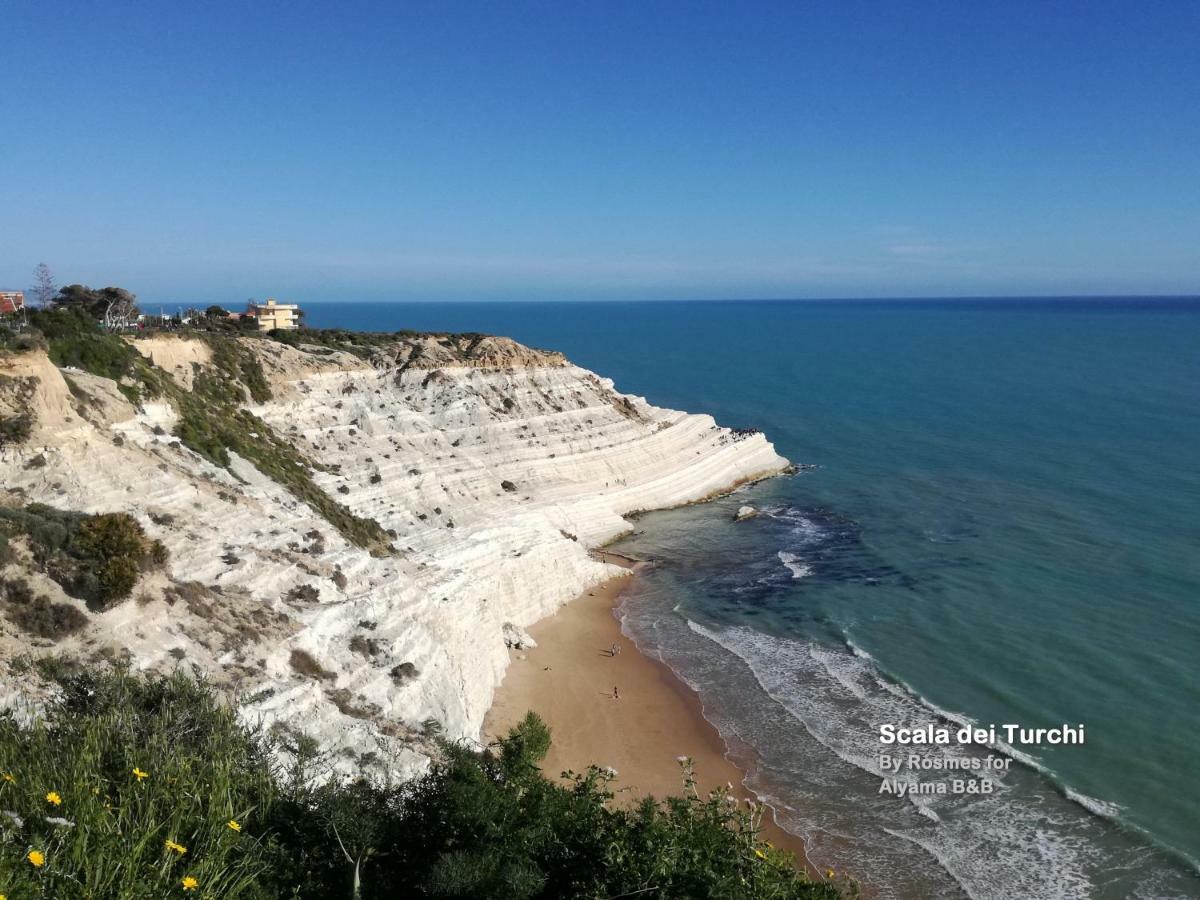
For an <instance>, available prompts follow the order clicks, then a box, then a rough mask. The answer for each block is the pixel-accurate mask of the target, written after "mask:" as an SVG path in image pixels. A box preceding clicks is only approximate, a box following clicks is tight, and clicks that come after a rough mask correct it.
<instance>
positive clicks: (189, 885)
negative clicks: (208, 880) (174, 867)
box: [181, 875, 200, 891]
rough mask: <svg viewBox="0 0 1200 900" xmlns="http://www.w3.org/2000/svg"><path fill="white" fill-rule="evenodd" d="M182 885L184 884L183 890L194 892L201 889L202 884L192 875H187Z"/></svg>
mask: <svg viewBox="0 0 1200 900" xmlns="http://www.w3.org/2000/svg"><path fill="white" fill-rule="evenodd" d="M181 883H182V884H183V889H184V890H185V891H194V890H195V889H196V888H198V887H200V882H198V881H197V880H196V879H195V878H193V877H192V876H191V875H185V876H184V877H183V881H182V882H181Z"/></svg>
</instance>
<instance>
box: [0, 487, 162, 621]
mask: <svg viewBox="0 0 1200 900" xmlns="http://www.w3.org/2000/svg"><path fill="white" fill-rule="evenodd" d="M0 533H3V534H4V535H5V536H6V537H7V538H8V539H11V538H13V537H17V536H24V537H25V538H26V539H27V540H28V542H29V548H30V551H31V553H32V555H33V561H34V564H35V565H36V566H37V567H38V568H39V569H40V570H41V571H42V572H45V573H46V574H47V575H48V576H50V578H52V579H53V580H54V581H55V582H57V583H58V584H59V585H60V586H61V587H62V589H63V590H64V591H66V592H67V593H68V594H70V595H71V596H72V597H77V598H79V599H81V600H86V601H87V602H88V605H89V606H91V607H93V608H95V609H101V610H103V609H108V608H109V607H111V606H113V605H115V604H116V603H118V602H120V601H121V600H124V599H125V598H126V597H128V596H129V595H130V593H131V592H132V591H133V587H134V585H136V584H137V582H138V579H139V578H140V577H141V576H142V575H143V574H144V573H145V572H147V571H150V570H151V569H154V568H158V567H161V566H162V565H164V564H165V563H166V562H167V548H166V547H164V546H163V544H162V542H160V541H156V540H151V539H150V538H148V537H147V536H146V534H145V532H144V531H143V530H142V526H141V525H139V524H138V523H137V520H136V519H134V518H133V517H132V516H130V515H128V514H126V513H101V514H98V515H87V514H85V513H80V512H71V511H65V510H60V509H55V508H54V507H51V506H45V505H43V504H40V503H31V504H29V505H28V506H23V507H0Z"/></svg>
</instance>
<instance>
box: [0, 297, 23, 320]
mask: <svg viewBox="0 0 1200 900" xmlns="http://www.w3.org/2000/svg"><path fill="white" fill-rule="evenodd" d="M24 308H25V292H24V291H0V316H6V315H9V314H11V313H15V312H20V311H21V310H23V309H24Z"/></svg>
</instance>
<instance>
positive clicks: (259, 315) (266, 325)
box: [246, 298, 304, 331]
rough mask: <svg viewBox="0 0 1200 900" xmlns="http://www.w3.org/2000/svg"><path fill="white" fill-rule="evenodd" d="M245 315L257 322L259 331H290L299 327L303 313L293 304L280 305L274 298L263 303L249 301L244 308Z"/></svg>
mask: <svg viewBox="0 0 1200 900" xmlns="http://www.w3.org/2000/svg"><path fill="white" fill-rule="evenodd" d="M246 315H247V316H253V317H254V318H255V319H257V320H258V330H259V331H272V330H274V329H276V328H278V329H279V330H281V331H290V330H292V329H295V328H299V327H300V320H301V318H302V317H303V316H304V313H302V312H301V311H300V307H299V306H298V305H297V304H295V303H280V302H278V301H277V300H275V299H274V298H268V299H267V300H266V301H265V302H263V303H255V302H253V301H251V302H250V303H249V304H248V305H247V307H246Z"/></svg>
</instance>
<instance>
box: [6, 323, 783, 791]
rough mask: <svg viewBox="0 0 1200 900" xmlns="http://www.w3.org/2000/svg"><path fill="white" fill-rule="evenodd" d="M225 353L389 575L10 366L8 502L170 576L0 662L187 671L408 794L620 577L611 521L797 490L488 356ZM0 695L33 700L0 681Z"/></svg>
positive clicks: (276, 507)
mask: <svg viewBox="0 0 1200 900" xmlns="http://www.w3.org/2000/svg"><path fill="white" fill-rule="evenodd" d="M225 340H230V341H235V342H236V344H237V345H238V347H237V348H235V349H237V352H238V353H239V354H243V356H242V357H240V358H242V359H251V360H253V361H255V362H256V363H257V367H258V370H260V371H261V373H262V376H263V377H264V378H265V381H266V385H267V387H268V388H269V394H270V399H268V400H264V401H262V402H254V401H252V400H251V399H250V392H249V391H247V392H246V399H245V402H244V408H245V409H246V410H248V411H249V412H251V413H253V414H254V416H256V417H257V420H248V421H258V422H260V423H262V427H265V428H266V429H270V431H271V432H273V435H274V436H276V437H279V438H282V439H283V440H284V441H286V442H287V443H288V444H289V445H291V446H292V447H294V448H295V449H296V450H297V451H298V452H299V454H301V455H302V456H303V458H305V459H306V460H307V462H308V463H310V464H311V467H310V469H309V471H310V472H311V480H312V482H313V483H315V484H316V486H317V487H318V488H319V489H320V490H321V491H322V492H323V493H324V494H325V495H327V498H326V499H329V498H331V499H332V500H334V501H336V502H337V503H338V504H341V505H342V506H344V507H346V508H347V509H348V510H349V512H350V513H352V514H353V516H354V517H357V519H356V520H374V522H377V523H378V525H379V526H380V528H382V529H383V531H384V532H385V533H386V535H387V540H388V541H389V542H390V550H385V551H381V549H380V547H379V546H374V547H370V548H368V547H366V546H364V545H361V544H363V542H362V541H359V542H357V543H356V542H354V541H352V540H351V539H348V538H347V537H346V536H344V535H345V534H349V533H350V532H348V531H347V530H346V529H345V528H343V529H342V530H339V529H338V528H337V527H334V526H333V525H331V521H330V518H329V516H328V515H327V514H325V515H323V514H322V512H321V511H319V510H318V509H316V508H314V506H313V505H312V503H306V502H304V501H303V500H302V499H300V498H299V497H298V496H297V493H296V492H295V491H294V490H292V489H289V487H288V486H286V485H285V483H281V481H280V480H279V479H278V477H273V475H272V472H271V470H270V467H269V466H266V465H263V464H262V461H261V460H260V461H259V462H258V463H257V464H252V462H251V461H249V460H247V459H245V458H242V457H240V456H238V455H237V453H236V452H233V453H230V454H229V465H228V467H223V466H221V465H218V464H216V463H214V462H213V461H211V460H210V459H208V458H205V457H204V456H202V455H200V454H198V453H197V452H194V451H193V450H192V449H189V447H188V446H185V445H184V444H183V443H181V442H180V441H179V440H178V439H177V437H176V435H175V432H176V430H177V426H178V422H179V416H180V409H179V408H178V407H179V406H180V403H179V401H178V399H177V398H176V399H175V400H174V401H173V400H172V397H171V395H170V394H169V393H168V394H165V395H161V396H160V397H159V398H158V399H155V400H143V401H142V402H140V403H139V404H137V405H135V404H134V403H133V402H130V401H129V400H128V399H126V397H125V396H124V395H123V394H122V392H121V391H119V390H118V389H117V385H116V384H114V383H113V382H111V381H108V380H107V379H104V378H99V377H97V376H94V375H88V374H85V373H80V372H71V371H66V372H64V371H60V370H59V369H57V368H56V367H54V366H53V365H52V364H51V363H50V361H49V360H48V359H47V358H46V357H45V355H44V354H41V353H38V352H36V351H35V352H32V353H26V354H20V355H15V356H11V357H8V358H5V359H3V360H0V374H7V375H9V376H11V377H13V378H20V379H23V380H22V381H20V385H22V387H21V390H22V391H23V392H24V393H23V394H22V398H23V399H19V400H14V402H18V403H21V404H27V405H28V406H29V408H30V410H31V412H32V413H33V415H34V418H35V420H36V421H35V424H34V425H33V431H32V434H31V435H30V437H29V439H28V440H27V441H26V442H25V443H24V444H22V445H20V446H11V445H10V446H8V447H5V448H4V449H2V450H0V473H2V478H3V486H4V489H5V495H6V496H5V498H4V499H5V500H6V502H8V503H10V504H11V503H32V502H39V503H45V504H48V505H52V506H55V507H59V508H64V509H73V510H79V511H83V512H113V511H124V512H128V513H130V514H132V515H133V516H135V517H136V518H137V519H138V521H139V522H140V523H141V524H142V526H143V527H144V528H145V530H146V532H147V533H148V535H149V536H151V537H152V538H157V539H159V540H161V541H162V542H163V543H164V544H165V545H166V547H167V548H168V550H169V552H170V560H169V563H168V564H167V567H166V571H164V572H161V573H157V574H154V575H152V576H149V577H146V578H144V579H143V581H142V583H141V584H139V586H138V588H137V589H136V590H135V591H134V596H133V598H132V599H130V600H128V601H126V602H124V603H122V604H120V605H119V606H117V607H116V608H114V609H111V610H108V611H106V612H101V613H92V614H90V624H89V625H88V627H87V628H86V629H85V630H84V631H83V632H82V633H81V634H80V635H76V636H72V637H71V638H68V639H66V640H65V641H63V642H62V643H60V644H57V645H50V644H49V643H48V642H45V641H37V640H31V639H30V638H29V636H28V635H26V634H23V633H21V632H20V631H18V630H17V629H15V628H14V627H13V626H12V625H11V623H9V622H7V621H3V620H0V654H2V655H3V656H4V657H6V658H7V659H10V660H11V659H13V658H15V657H16V656H18V655H20V654H22V653H29V652H33V653H34V655H41V654H46V653H50V652H53V653H63V654H66V655H76V656H80V657H84V658H90V657H94V656H96V655H98V654H105V655H110V656H112V655H116V656H119V657H120V656H123V657H126V658H128V659H129V660H131V661H132V663H133V664H134V665H135V666H137V667H144V668H158V669H168V668H173V667H175V666H178V665H185V666H194V667H195V668H196V669H197V670H199V671H203V672H205V673H206V674H207V675H208V676H209V677H211V678H213V679H214V680H216V681H217V682H218V683H221V684H223V685H226V686H228V687H230V688H234V689H236V691H237V692H238V694H239V696H240V697H241V698H242V699H243V701H244V709H245V714H246V716H247V717H248V718H250V719H251V720H254V721H257V720H261V721H263V722H264V723H265V724H267V725H274V726H276V727H278V728H280V729H282V730H284V731H286V732H290V733H293V734H301V733H302V734H305V735H308V736H310V737H312V738H315V739H316V741H317V742H318V744H319V745H320V746H321V747H323V748H324V749H327V750H333V751H335V752H338V753H340V755H341V758H342V759H343V760H344V761H345V765H346V766H347V767H348V768H350V767H353V768H357V767H360V766H362V765H370V766H374V767H376V768H377V769H378V770H380V771H383V772H386V773H389V774H391V775H393V776H396V777H407V776H410V775H412V774H414V773H415V772H417V771H420V770H421V768H422V767H423V766H424V764H425V759H426V753H427V751H428V749H429V742H428V737H429V736H430V735H431V734H433V733H435V732H437V731H441V732H443V733H444V734H445V735H447V736H449V737H452V738H472V739H473V738H476V737H477V736H478V733H479V728H480V726H481V723H482V721H483V716H484V713H485V712H486V710H487V707H488V705H489V703H490V701H491V697H492V692H493V690H494V688H495V686H496V684H497V683H498V682H499V680H500V679H501V678H502V676H503V673H504V669H505V666H506V665H507V662H508V654H507V651H506V649H505V644H504V639H503V630H504V626H505V625H506V624H507V623H512V624H513V625H516V626H518V627H524V626H526V625H528V624H530V623H532V622H534V621H536V620H537V619H539V618H541V617H542V616H545V615H547V614H549V613H551V612H553V611H554V610H555V609H556V608H557V607H558V606H559V605H561V604H562V603H565V602H567V601H568V600H570V599H572V598H573V597H575V596H576V595H578V594H579V593H580V592H581V591H583V590H585V589H586V588H588V587H590V586H592V585H594V584H596V583H598V582H599V581H601V580H603V579H605V578H607V577H609V576H610V575H611V574H613V571H612V569H611V567H610V566H608V565H607V564H605V563H602V562H599V561H597V560H596V559H594V558H592V557H591V556H590V555H589V552H588V551H589V549H590V548H593V547H595V546H597V545H599V544H602V543H604V542H605V541H608V540H610V539H612V538H613V537H615V536H617V535H618V534H620V533H622V532H623V531H626V530H627V529H628V527H629V526H628V523H627V521H626V520H625V519H624V518H623V516H624V515H626V514H628V513H630V512H633V511H636V510H645V509H652V508H659V507H667V506H674V505H678V504H681V503H686V502H690V501H694V500H698V499H702V498H704V497H706V496H709V495H711V494H713V493H715V492H718V491H721V490H724V489H728V488H730V487H732V486H734V485H735V484H737V483H740V482H743V481H746V480H751V479H754V478H758V477H763V476H766V475H769V474H772V473H775V472H778V471H780V470H781V469H782V468H784V467H785V466H786V461H785V460H784V459H782V458H781V457H780V456H778V455H777V454H776V453H775V451H774V449H773V448H772V446H771V445H770V444H769V443H768V442H767V440H766V439H765V438H764V437H763V436H762V435H758V434H755V435H747V436H741V435H735V434H733V433H731V432H730V431H729V430H727V429H724V428H720V427H718V426H717V425H716V424H715V423H714V422H713V420H712V419H711V418H710V417H709V416H705V415H692V414H687V413H682V412H677V411H674V410H667V409H660V408H657V407H654V406H651V405H650V404H648V403H647V402H646V401H645V400H644V399H642V398H640V397H631V396H627V395H624V394H621V393H619V392H617V391H616V390H615V388H614V387H613V385H612V383H611V382H610V381H608V380H607V379H604V378H601V377H598V376H597V375H595V374H593V373H591V372H588V371H586V370H584V369H581V368H579V367H576V366H573V365H571V364H570V363H569V362H568V361H567V360H565V359H564V358H563V357H562V356H561V355H560V354H557V353H549V352H543V351H536V350H531V349H529V348H526V347H522V346H521V345H519V344H516V343H514V342H512V341H508V340H506V339H502V338H484V337H480V336H462V337H447V336H412V337H409V338H405V339H396V340H393V341H390V342H379V343H378V344H376V345H372V346H370V347H365V348H364V347H359V348H355V349H354V352H348V351H347V350H345V349H341V348H338V347H336V346H309V345H302V346H299V347H293V346H288V345H284V344H280V343H275V342H272V341H267V340H260V339H254V338H239V339H234V338H226V339H225ZM135 344H136V345H137V347H138V349H139V350H140V351H141V352H142V353H143V355H144V356H145V357H147V359H150V360H153V363H154V366H155V371H159V372H163V373H167V374H169V375H170V377H171V378H172V379H173V382H172V383H173V384H174V385H177V386H178V387H179V389H180V390H186V391H192V390H194V389H195V387H196V380H197V379H202V377H203V375H204V374H205V372H206V371H210V370H211V369H212V367H213V366H215V365H217V361H215V360H214V354H213V352H212V350H211V349H210V347H209V346H208V345H206V344H204V343H202V342H201V341H199V340H194V339H186V338H175V337H158V338H153V339H149V340H144V341H137V342H135ZM245 354H248V355H245ZM31 378H32V379H36V383H33V382H31V381H29V380H28V379H31ZM9 384H10V386H15V385H16V384H17V382H10V383H9ZM13 390H16V388H15V387H13ZM126 393H128V391H126ZM257 393H258V394H259V395H260V396H262V395H263V391H262V390H261V388H260V389H259V390H258V391H257ZM15 396H16V395H15V394H14V397H15ZM250 427H259V426H250ZM253 437H255V438H256V439H257V438H258V437H260V436H258V435H254V436H253ZM310 499H311V498H310ZM318 505H321V506H324V505H325V504H324V501H322V503H321V504H318ZM32 577H33V578H34V579H35V580H36V581H37V583H36V585H35V586H36V587H37V589H39V590H43V591H45V592H46V593H47V594H49V595H52V597H53V598H54V599H62V600H64V601H65V602H71V601H69V599H68V598H65V596H64V595H63V594H62V591H61V589H59V588H58V586H57V585H55V584H54V583H53V582H52V581H50V580H49V579H48V578H40V579H39V576H37V575H34V576H32ZM81 608H82V607H81ZM4 677H5V679H6V680H7V682H8V685H7V690H8V691H9V693H10V695H12V694H14V693H18V692H19V691H20V690H21V688H20V679H21V676H20V675H18V674H17V673H16V672H14V671H13V670H12V668H11V666H10V667H9V671H8V672H7V673H6V675H5V676H4Z"/></svg>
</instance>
